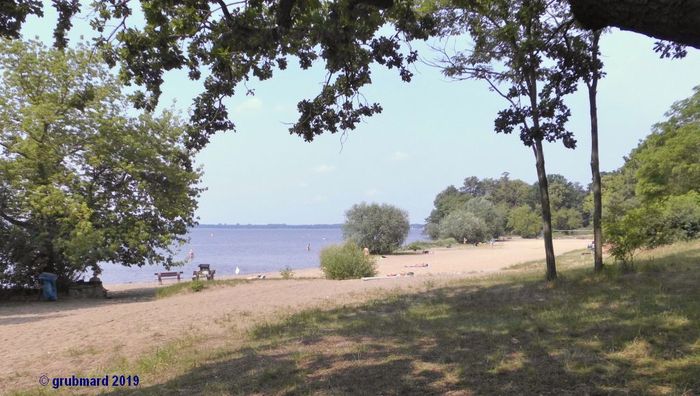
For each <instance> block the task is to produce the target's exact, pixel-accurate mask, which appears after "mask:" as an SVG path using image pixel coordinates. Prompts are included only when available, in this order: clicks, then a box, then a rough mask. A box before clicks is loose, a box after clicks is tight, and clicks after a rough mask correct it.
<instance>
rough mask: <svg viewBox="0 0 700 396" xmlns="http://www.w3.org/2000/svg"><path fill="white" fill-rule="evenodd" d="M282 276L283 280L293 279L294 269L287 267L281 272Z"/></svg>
mask: <svg viewBox="0 0 700 396" xmlns="http://www.w3.org/2000/svg"><path fill="white" fill-rule="evenodd" d="M280 275H281V276H282V279H292V278H293V277H294V271H292V267H290V266H286V267H284V268H282V269H281V270H280Z"/></svg>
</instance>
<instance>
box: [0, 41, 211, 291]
mask: <svg viewBox="0 0 700 396" xmlns="http://www.w3.org/2000/svg"><path fill="white" fill-rule="evenodd" d="M0 68H1V69H2V70H3V78H2V80H1V82H0V269H2V275H0V283H2V284H6V285H7V284H10V285H19V286H23V285H28V284H32V283H33V281H34V278H33V277H34V276H36V275H38V273H39V272H41V270H42V269H44V268H46V269H48V270H50V271H52V272H55V273H57V274H59V275H60V280H61V281H62V282H65V281H68V280H70V279H72V278H73V277H74V276H75V275H76V274H80V273H82V272H83V271H85V270H86V269H88V268H94V269H97V268H99V266H100V263H102V262H114V263H120V264H123V265H126V266H132V265H138V266H141V265H144V264H147V263H154V264H165V265H166V266H169V265H173V264H174V262H173V260H172V257H171V253H172V249H173V248H174V245H176V244H177V243H178V242H183V240H184V239H183V238H184V237H183V236H184V235H185V234H186V232H187V229H188V228H189V227H192V226H194V225H195V219H194V214H193V213H194V210H195V208H196V199H197V197H198V196H199V193H200V191H201V190H200V189H199V188H197V186H196V185H197V183H198V181H199V178H200V173H199V171H197V170H193V169H192V160H191V157H192V155H193V153H192V152H191V151H189V150H187V149H185V148H184V144H183V143H184V134H185V128H184V126H183V125H182V122H181V121H180V120H179V118H178V117H177V116H176V115H175V114H173V113H171V112H169V111H165V112H163V114H162V115H161V116H156V115H153V114H141V115H139V116H129V115H127V114H130V113H131V114H133V113H132V111H131V110H129V106H128V104H127V103H128V102H127V100H126V98H125V96H124V95H123V94H122V93H121V91H120V85H119V84H118V83H117V82H116V81H115V79H114V78H113V77H112V76H111V74H110V73H109V71H108V70H107V68H106V67H105V66H104V65H103V64H101V63H98V62H97V57H95V56H92V51H91V50H90V49H89V48H86V47H83V46H81V47H79V48H78V49H75V50H73V49H65V50H63V51H59V50H49V49H47V48H45V47H44V46H43V45H42V44H40V43H38V42H34V41H30V42H27V43H24V42H21V41H13V42H8V41H6V40H0Z"/></svg>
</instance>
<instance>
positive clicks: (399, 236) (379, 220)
mask: <svg viewBox="0 0 700 396" xmlns="http://www.w3.org/2000/svg"><path fill="white" fill-rule="evenodd" d="M409 228H410V224H409V222H408V213H407V212H406V211H404V210H401V209H399V208H397V207H395V206H391V205H387V204H381V205H379V204H376V203H375V204H366V203H364V202H363V203H360V204H357V205H353V207H352V208H350V209H349V210H348V211H347V212H345V224H344V225H343V235H344V236H345V238H346V239H348V240H351V241H354V242H355V243H356V244H358V245H359V246H360V247H362V248H365V247H366V248H368V249H369V251H370V252H372V253H378V254H385V253H391V252H392V251H394V250H396V249H398V247H399V246H401V245H402V244H403V242H404V240H406V237H407V236H408V230H409Z"/></svg>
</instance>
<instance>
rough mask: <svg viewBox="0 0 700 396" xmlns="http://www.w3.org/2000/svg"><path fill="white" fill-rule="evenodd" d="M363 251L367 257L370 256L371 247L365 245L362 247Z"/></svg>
mask: <svg viewBox="0 0 700 396" xmlns="http://www.w3.org/2000/svg"><path fill="white" fill-rule="evenodd" d="M362 252H363V253H364V254H365V257H367V256H369V248H367V247H365V248H364V249H362Z"/></svg>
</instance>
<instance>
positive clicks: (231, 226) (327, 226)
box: [196, 224, 425, 230]
mask: <svg viewBox="0 0 700 396" xmlns="http://www.w3.org/2000/svg"><path fill="white" fill-rule="evenodd" d="M342 227H343V225H342V224H199V225H197V226H196V228H228V229H247V230H249V229H258V230H260V229H281V228H289V229H338V228H342ZM423 227H425V225H424V224H411V228H412V229H421V228H423Z"/></svg>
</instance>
